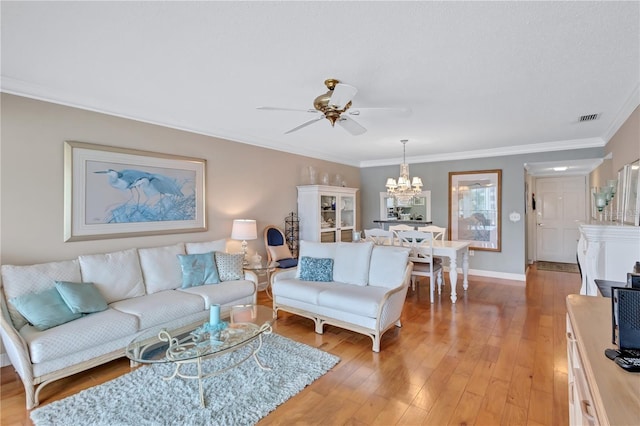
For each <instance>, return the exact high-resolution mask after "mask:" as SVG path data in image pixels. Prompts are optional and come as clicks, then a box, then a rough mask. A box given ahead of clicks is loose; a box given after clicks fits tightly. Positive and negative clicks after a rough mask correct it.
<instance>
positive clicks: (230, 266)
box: [216, 251, 244, 281]
mask: <svg viewBox="0 0 640 426" xmlns="http://www.w3.org/2000/svg"><path fill="white" fill-rule="evenodd" d="M243 261H244V255H243V254H242V253H233V254H232V253H223V252H221V251H217V252H216V265H218V273H219V274H220V281H236V280H241V279H243V278H244V269H243V267H242V262H243Z"/></svg>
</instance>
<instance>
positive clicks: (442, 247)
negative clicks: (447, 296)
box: [433, 240, 471, 303]
mask: <svg viewBox="0 0 640 426" xmlns="http://www.w3.org/2000/svg"><path fill="white" fill-rule="evenodd" d="M470 245H471V241H440V240H434V241H433V254H434V256H438V257H447V258H449V281H450V282H451V302H452V303H456V300H457V299H458V295H457V292H456V285H457V283H458V258H459V257H460V256H461V257H462V288H463V289H464V290H465V291H466V290H467V289H468V288H469V278H468V277H469V246H470Z"/></svg>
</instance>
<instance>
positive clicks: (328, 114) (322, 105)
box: [313, 78, 351, 126]
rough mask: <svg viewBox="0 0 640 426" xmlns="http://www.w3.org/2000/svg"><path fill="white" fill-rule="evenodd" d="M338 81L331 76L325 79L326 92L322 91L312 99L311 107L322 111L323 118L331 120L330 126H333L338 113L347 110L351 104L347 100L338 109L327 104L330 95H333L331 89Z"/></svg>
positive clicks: (338, 116)
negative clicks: (341, 107) (342, 106)
mask: <svg viewBox="0 0 640 426" xmlns="http://www.w3.org/2000/svg"><path fill="white" fill-rule="evenodd" d="M338 83H340V80H336V79H332V78H330V79H327V80H325V81H324V84H325V86H327V88H328V89H329V90H328V91H327V93H323V94H322V95H320V96H318V97H317V98H315V99H314V100H313V107H314V108H315V109H317V110H318V111H320V112H321V113H323V114H324V116H325V118H326V119H327V120H329V121H330V122H331V125H332V126H334V125H335V123H336V121H338V119H339V118H340V114H342V113H343V112H345V111H346V110H348V109H349V107H350V106H351V101H349V102H348V103H347V104H346V105H345V106H344V108H343V109H338V108H336V107H335V106H331V105H329V102H330V101H331V96H332V95H333V89H335V87H336V85H337V84H338Z"/></svg>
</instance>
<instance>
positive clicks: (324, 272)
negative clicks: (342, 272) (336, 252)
mask: <svg viewBox="0 0 640 426" xmlns="http://www.w3.org/2000/svg"><path fill="white" fill-rule="evenodd" d="M300 279H301V280H302V281H323V282H329V281H333V259H329V258H322V257H308V256H302V257H301V258H300Z"/></svg>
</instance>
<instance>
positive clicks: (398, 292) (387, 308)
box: [377, 262, 413, 330]
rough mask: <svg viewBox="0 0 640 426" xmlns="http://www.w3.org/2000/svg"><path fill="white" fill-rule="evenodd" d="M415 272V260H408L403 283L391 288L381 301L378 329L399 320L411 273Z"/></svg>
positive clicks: (382, 328)
mask: <svg viewBox="0 0 640 426" xmlns="http://www.w3.org/2000/svg"><path fill="white" fill-rule="evenodd" d="M412 272H413V262H408V263H407V266H406V267H405V270H404V275H403V277H402V283H401V284H400V285H399V286H398V287H395V288H392V289H390V290H389V291H388V292H387V293H386V294H385V295H384V297H383V298H382V300H381V301H380V306H379V307H378V317H377V329H378V330H384V329H386V328H387V326H389V324H391V323H392V322H395V321H397V320H398V319H399V318H400V314H401V313H402V308H403V307H404V302H405V298H406V296H407V290H408V288H409V283H410V282H411V273H412Z"/></svg>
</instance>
